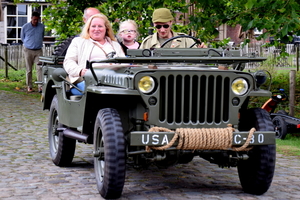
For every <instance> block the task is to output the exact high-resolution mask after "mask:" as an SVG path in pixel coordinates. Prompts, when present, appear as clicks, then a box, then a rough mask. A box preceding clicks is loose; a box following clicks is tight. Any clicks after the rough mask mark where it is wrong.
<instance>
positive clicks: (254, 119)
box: [237, 108, 276, 195]
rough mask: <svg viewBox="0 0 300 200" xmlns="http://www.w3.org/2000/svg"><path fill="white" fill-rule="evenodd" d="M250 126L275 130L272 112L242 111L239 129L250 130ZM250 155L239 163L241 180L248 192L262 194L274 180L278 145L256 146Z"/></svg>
mask: <svg viewBox="0 0 300 200" xmlns="http://www.w3.org/2000/svg"><path fill="white" fill-rule="evenodd" d="M249 127H255V128H256V130H257V131H274V127H273V124H272V121H271V118H270V114H269V113H268V112H267V111H266V110H263V109H261V108H254V109H249V110H248V111H247V112H245V113H241V119H240V125H239V130H240V131H246V130H250V129H249ZM248 156H249V158H248V159H247V160H240V161H239V162H238V165H237V168H238V174H239V178H240V182H241V185H242V187H243V190H244V191H245V192H246V193H250V194H255V195H261V194H263V193H265V192H266V191H267V190H268V189H269V187H270V185H271V183H272V180H273V176H274V171H275V160H276V146H275V145H261V146H254V147H253V149H251V150H250V151H249V152H248Z"/></svg>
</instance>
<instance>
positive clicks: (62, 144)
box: [48, 95, 76, 166]
mask: <svg viewBox="0 0 300 200" xmlns="http://www.w3.org/2000/svg"><path fill="white" fill-rule="evenodd" d="M62 127H63V125H62V124H60V123H59V116H58V101H57V96H56V95H55V96H54V97H53V99H52V103H51V106H50V112H49V122H48V140H49V148H50V155H51V158H52V161H53V163H54V164H55V165H57V166H68V165H70V164H71V163H72V160H73V157H74V153H75V148H76V140H74V139H71V138H67V137H65V136H64V135H63V133H62V132H60V131H58V128H62Z"/></svg>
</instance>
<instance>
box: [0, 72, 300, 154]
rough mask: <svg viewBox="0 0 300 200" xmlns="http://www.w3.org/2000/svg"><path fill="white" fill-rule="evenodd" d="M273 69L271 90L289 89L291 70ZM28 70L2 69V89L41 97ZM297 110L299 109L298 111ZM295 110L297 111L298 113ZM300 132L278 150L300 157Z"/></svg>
mask: <svg viewBox="0 0 300 200" xmlns="http://www.w3.org/2000/svg"><path fill="white" fill-rule="evenodd" d="M268 70H269V71H271V73H272V76H273V81H272V88H271V90H272V91H274V90H275V89H276V88H282V86H283V87H285V88H284V89H285V90H286V91H287V93H288V91H289V88H288V85H289V83H288V82H289V80H288V77H289V70H276V69H272V68H270V69H268ZM32 75H33V80H36V73H35V71H33V74H32ZM299 75H300V73H299V72H297V80H296V82H297V83H296V84H297V85H299V84H300V78H299V77H300V76H299ZM25 80H26V71H25V69H22V70H18V71H14V70H12V69H9V70H8V78H6V77H5V70H4V69H0V90H5V91H10V92H14V93H18V94H23V95H28V96H31V97H33V98H40V96H41V95H40V94H39V93H38V92H33V93H28V92H27V86H26V81H25ZM34 85H35V88H33V89H34V90H35V91H37V85H36V84H34ZM299 92H300V91H297V92H296V93H298V94H299ZM266 99H268V98H265V99H263V100H259V99H254V100H253V101H252V102H251V105H252V106H254V107H260V106H262V104H263V103H264V101H265V100H266ZM298 99H300V98H298ZM298 99H296V103H295V105H299V107H300V100H298ZM285 108H286V107H285V106H284V105H283V106H279V109H284V110H286V111H288V110H287V109H285ZM296 112H297V111H296ZM296 112H295V113H296ZM297 114H298V115H299V112H298V113H297ZM299 136H300V133H299V135H298V134H288V135H287V137H286V138H285V139H284V140H279V139H278V140H276V143H277V144H276V146H277V152H278V153H281V154H284V155H292V156H299V157H300V137H299Z"/></svg>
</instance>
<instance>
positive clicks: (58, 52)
mask: <svg viewBox="0 0 300 200" xmlns="http://www.w3.org/2000/svg"><path fill="white" fill-rule="evenodd" d="M74 37H75V36H72V37H69V38H67V39H65V40H64V41H62V42H61V43H60V44H58V45H57V46H55V47H54V52H53V53H52V55H55V56H65V55H66V53H67V50H68V48H69V46H70V44H71V42H72V40H73V38H74Z"/></svg>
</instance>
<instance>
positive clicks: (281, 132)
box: [272, 116, 287, 140]
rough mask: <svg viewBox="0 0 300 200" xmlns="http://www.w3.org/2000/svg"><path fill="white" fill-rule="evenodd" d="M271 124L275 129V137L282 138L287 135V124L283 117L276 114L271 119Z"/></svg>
mask: <svg viewBox="0 0 300 200" xmlns="http://www.w3.org/2000/svg"><path fill="white" fill-rule="evenodd" d="M272 122H273V125H274V127H275V131H276V138H278V139H282V140H284V139H285V137H286V135H287V125H286V123H285V121H284V119H283V118H282V117H280V116H276V117H274V118H273V119H272Z"/></svg>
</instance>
